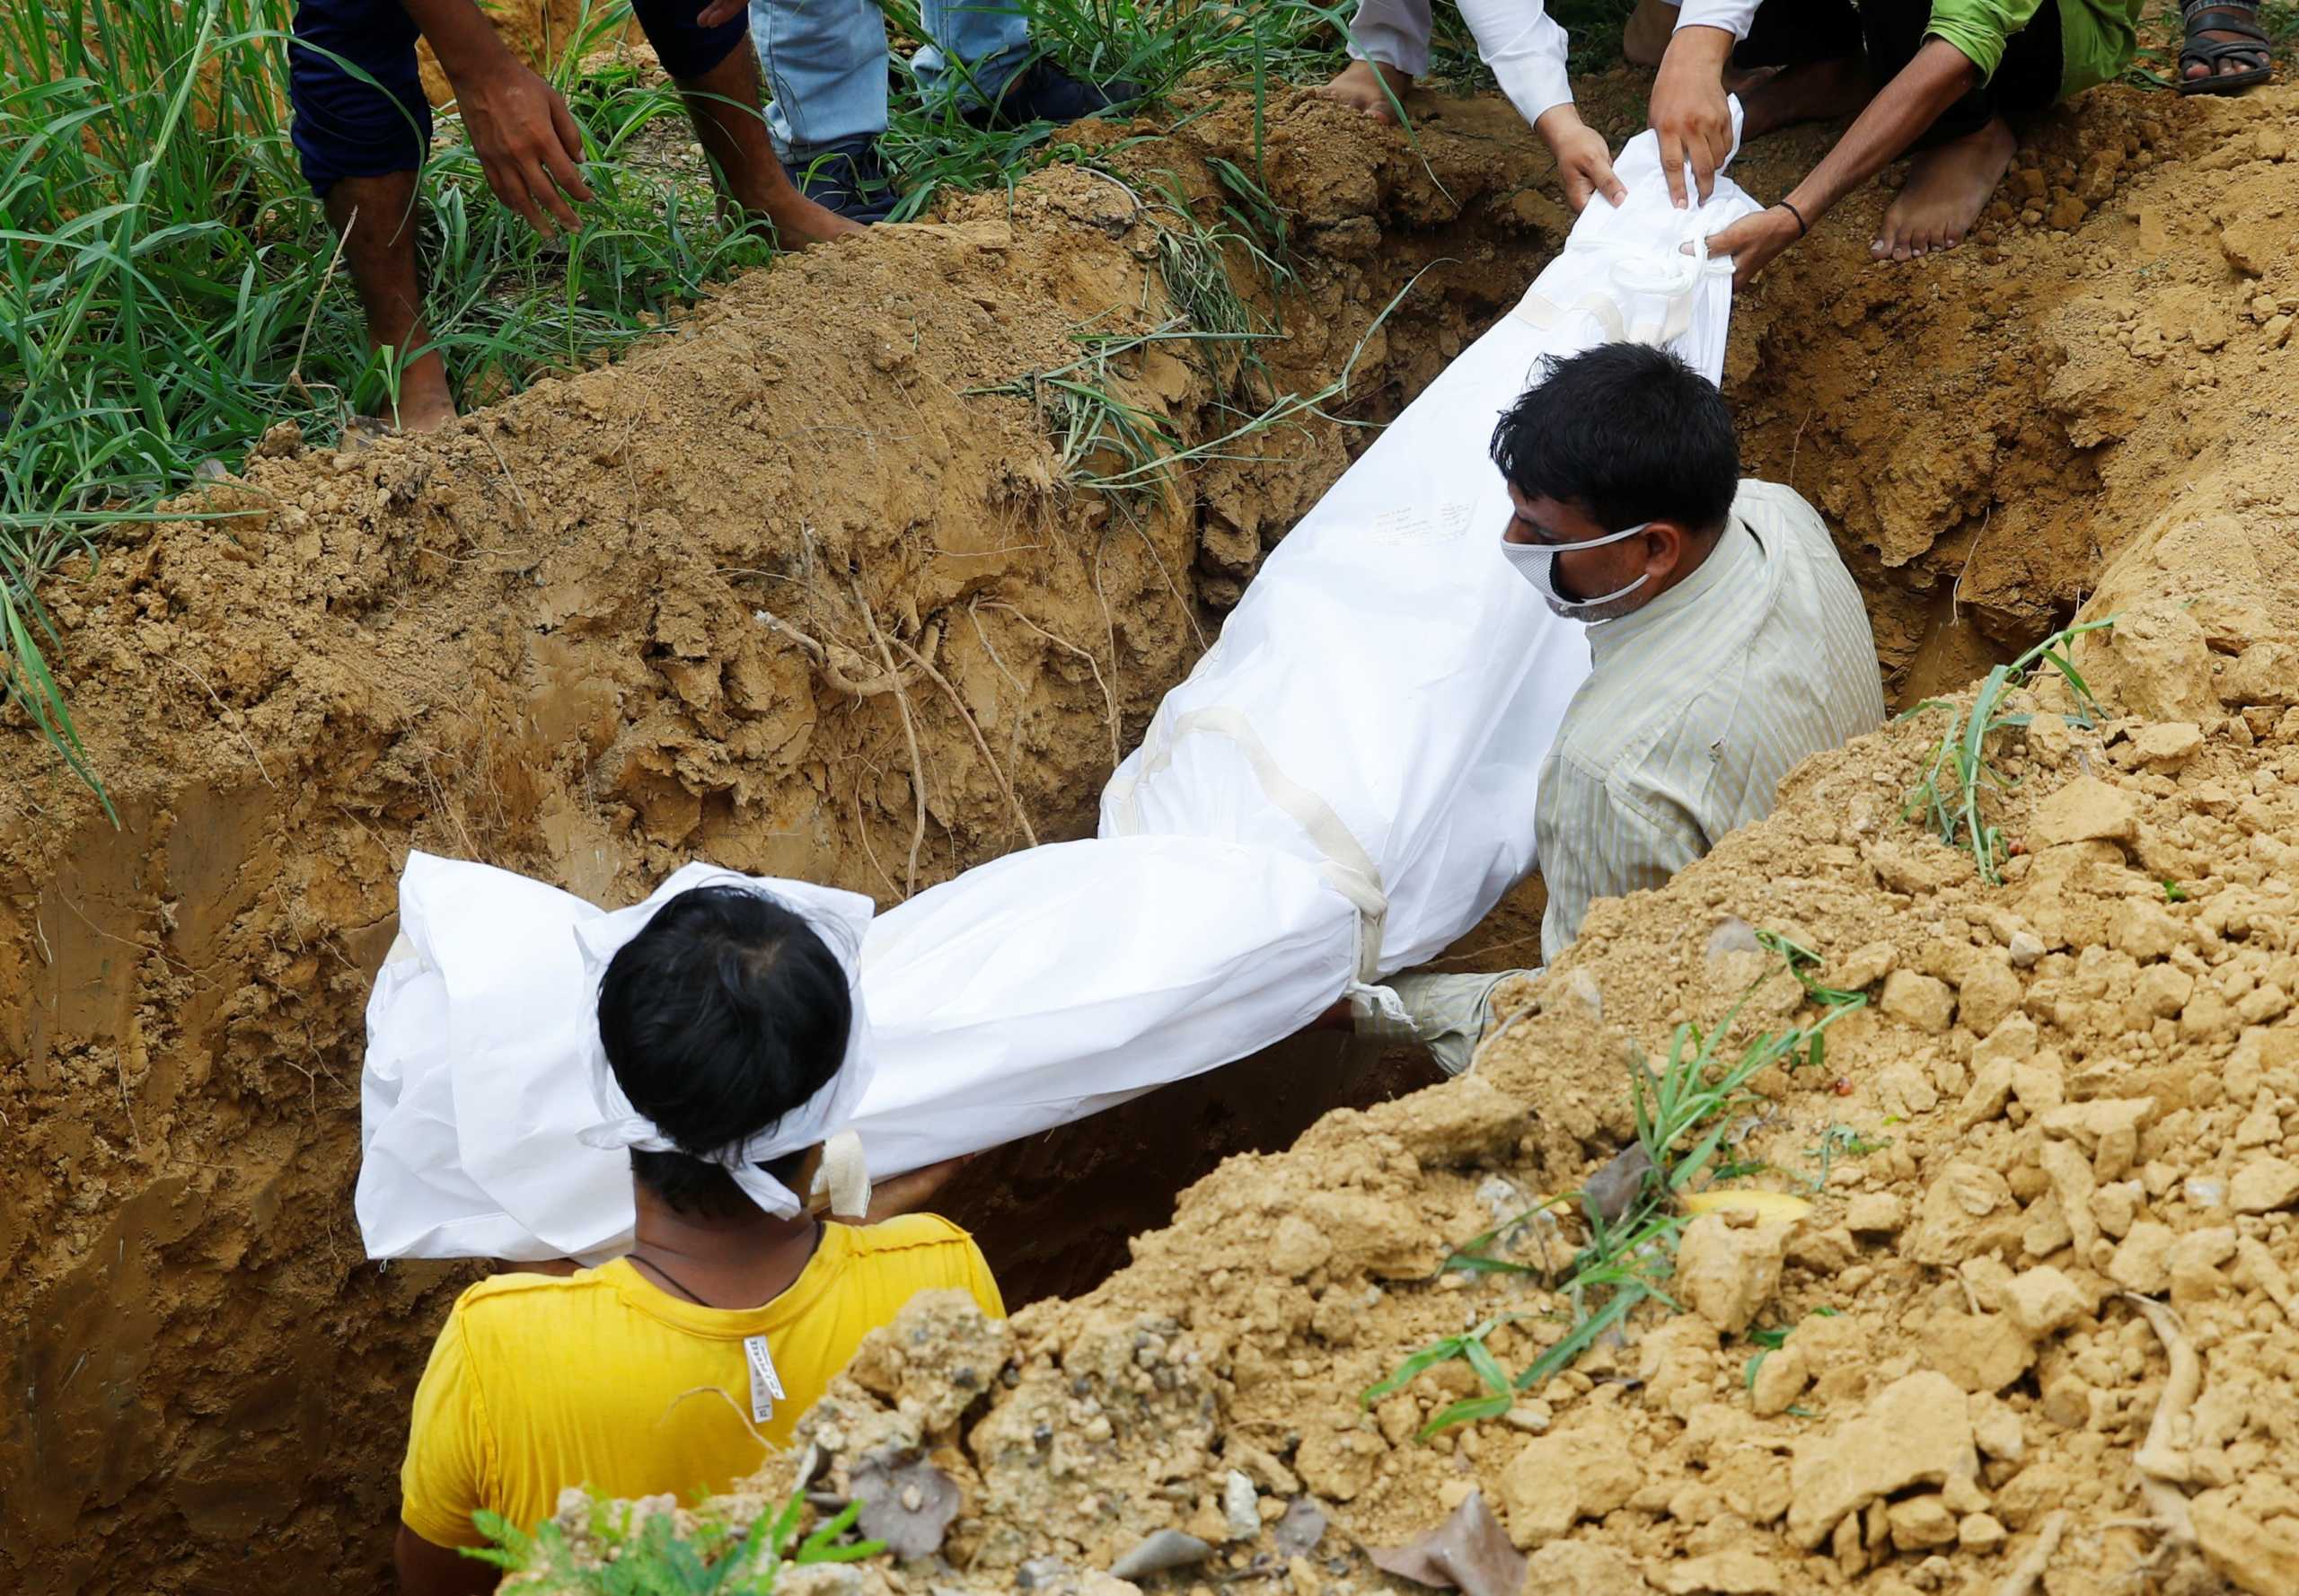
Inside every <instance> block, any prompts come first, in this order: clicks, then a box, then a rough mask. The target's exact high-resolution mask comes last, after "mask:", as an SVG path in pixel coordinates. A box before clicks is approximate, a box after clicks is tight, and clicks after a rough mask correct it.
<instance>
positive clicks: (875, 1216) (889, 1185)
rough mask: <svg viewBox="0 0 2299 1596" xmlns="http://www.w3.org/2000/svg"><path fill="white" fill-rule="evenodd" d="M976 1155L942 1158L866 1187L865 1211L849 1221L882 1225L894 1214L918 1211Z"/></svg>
mask: <svg viewBox="0 0 2299 1596" xmlns="http://www.w3.org/2000/svg"><path fill="white" fill-rule="evenodd" d="M979 1156H980V1155H979V1154H976V1153H971V1152H969V1153H962V1154H960V1155H959V1156H958V1157H956V1158H954V1159H944V1160H942V1161H941V1162H940V1163H938V1164H929V1165H927V1166H926V1167H925V1168H922V1169H912V1171H910V1173H909V1174H907V1175H897V1176H895V1177H894V1178H892V1179H891V1180H882V1181H879V1182H877V1183H876V1185H874V1186H871V1188H870V1208H869V1212H867V1213H865V1214H864V1215H863V1216H862V1217H861V1218H860V1219H859V1220H858V1221H852V1222H854V1223H858V1224H865V1225H876V1224H883V1223H884V1222H885V1221H887V1220H890V1219H892V1218H894V1216H895V1215H896V1214H902V1213H916V1212H919V1211H920V1209H923V1208H924V1207H925V1206H926V1205H927V1204H929V1203H930V1202H932V1201H933V1200H934V1197H935V1195H936V1194H937V1193H938V1192H939V1191H941V1189H942V1188H943V1187H944V1186H947V1185H948V1184H949V1183H950V1177H952V1176H953V1175H956V1173H957V1172H958V1171H959V1170H961V1169H963V1168H965V1167H966V1166H967V1165H968V1164H970V1163H972V1162H973V1160H975V1159H976V1158H977V1157H979Z"/></svg>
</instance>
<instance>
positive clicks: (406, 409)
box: [382, 350, 455, 432]
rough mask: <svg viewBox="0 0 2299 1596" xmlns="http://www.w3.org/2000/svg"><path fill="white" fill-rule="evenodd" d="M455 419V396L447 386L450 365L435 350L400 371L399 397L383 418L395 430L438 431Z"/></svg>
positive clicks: (412, 361)
mask: <svg viewBox="0 0 2299 1596" xmlns="http://www.w3.org/2000/svg"><path fill="white" fill-rule="evenodd" d="M382 419H383V422H384V423H385V425H386V427H387V428H388V429H389V430H391V431H393V432H436V431H438V430H439V428H442V427H445V425H446V424H447V423H448V422H450V421H452V420H454V419H455V396H454V392H451V391H450V390H449V389H448V387H447V367H446V366H445V363H444V362H443V361H442V360H441V359H440V358H439V356H438V352H437V351H436V350H433V351H432V352H430V353H428V354H427V355H424V356H422V357H419V358H418V359H415V360H411V361H410V362H409V363H408V364H407V366H405V367H404V368H402V369H401V372H400V374H399V398H398V401H397V402H396V403H394V404H393V405H392V408H391V413H390V414H387V415H385V416H384V417H383V418H382Z"/></svg>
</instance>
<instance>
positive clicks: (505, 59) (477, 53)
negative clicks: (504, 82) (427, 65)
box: [400, 0, 518, 84]
mask: <svg viewBox="0 0 2299 1596" xmlns="http://www.w3.org/2000/svg"><path fill="white" fill-rule="evenodd" d="M400 4H401V5H403V6H404V7H406V10H407V14H408V17H409V18H410V20H411V21H412V22H414V23H415V26H416V28H417V30H418V31H419V32H421V33H422V35H423V38H424V41H425V42H426V43H427V44H429V45H430V47H431V53H432V54H433V55H435V56H436V57H439V68H440V70H441V71H443V72H445V74H446V75H447V77H448V80H449V81H450V82H453V83H457V84H460V83H462V82H463V81H464V80H466V79H468V78H471V77H475V76H478V75H480V74H483V73H486V72H489V71H491V70H494V69H496V68H498V67H501V66H505V65H506V64H515V63H516V61H517V59H518V57H515V56H514V55H512V53H511V47H510V46H508V45H506V44H505V43H504V42H503V38H502V35H500V34H498V33H497V32H496V31H495V24H494V23H492V22H489V21H488V20H487V18H486V17H485V16H484V15H483V14H482V13H480V9H479V7H478V6H477V5H476V4H473V3H472V0H400Z"/></svg>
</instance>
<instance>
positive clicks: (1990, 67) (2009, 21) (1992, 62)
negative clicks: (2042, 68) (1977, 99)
mask: <svg viewBox="0 0 2299 1596" xmlns="http://www.w3.org/2000/svg"><path fill="white" fill-rule="evenodd" d="M2042 4H2043V0H1932V25H1931V26H1930V27H1929V28H1927V29H1926V30H1925V37H1926V38H1930V39H1944V40H1947V41H1948V42H1949V43H1950V44H1952V45H1954V46H1955V47H1956V48H1958V49H1960V50H1961V51H1963V53H1964V55H1965V57H1966V58H1968V59H1969V61H1970V62H1971V64H1972V65H1973V66H1977V67H1978V68H1979V79H1980V82H1982V83H1986V82H1987V81H1988V80H1989V79H1990V78H1993V77H1994V76H1995V69H1996V68H1997V67H1998V66H2002V65H2003V64H2004V43H2005V41H2006V40H2009V39H2010V38H2011V37H2012V35H2013V34H2014V33H2017V32H2018V31H2020V30H2021V29H2022V28H2024V27H2026V26H2027V25H2028V23H2029V22H2030V20H2031V19H2032V18H2033V17H2034V16H2035V14H2036V13H2037V11H2038V10H2039V9H2040V8H2041V6H2042ZM2052 4H2058V0H2052Z"/></svg>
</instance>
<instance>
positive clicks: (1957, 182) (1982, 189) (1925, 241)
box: [1868, 117, 2019, 260]
mask: <svg viewBox="0 0 2299 1596" xmlns="http://www.w3.org/2000/svg"><path fill="white" fill-rule="evenodd" d="M2018 148H2019V141H2018V140H2017V139H2015V138H2013V137H2012V129H2011V128H2009V127H2007V126H2006V125H2005V123H2004V119H2003V118H2002V117H1997V118H1995V119H1994V120H1992V121H1991V122H1989V123H1988V125H1987V126H1986V127H1985V128H1981V129H1980V130H1979V131H1978V132H1977V133H1968V134H1966V135H1965V136H1964V137H1961V138H1959V139H1957V140H1956V141H1955V142H1954V143H1952V144H1943V145H1940V146H1939V147H1937V148H1936V149H1929V150H1926V151H1925V152H1924V153H1923V154H1920V155H1918V156H1917V157H1916V159H1915V160H1914V161H1912V162H1910V163H1908V169H1907V184H1906V185H1905V186H1904V187H1903V188H1902V189H1901V190H1900V192H1899V198H1897V199H1895V200H1893V201H1892V203H1891V205H1890V207H1889V208H1888V209H1887V210H1886V211H1885V212H1884V230H1883V232H1882V233H1881V234H1880V235H1879V236H1878V237H1877V239H1876V241H1875V242H1873V243H1872V244H1870V245H1869V246H1868V252H1869V253H1870V254H1872V255H1873V256H1875V257H1876V259H1877V260H1913V259H1915V258H1916V256H1918V255H1925V254H1929V253H1931V252H1932V251H1933V250H1952V249H1954V248H1955V247H1956V246H1957V245H1958V244H1960V243H1961V242H1964V234H1966V233H1967V232H1969V231H1970V229H1971V225H1972V224H1973V223H1974V222H1976V221H1977V220H1978V219H1979V213H1980V211H1981V209H1982V208H1983V207H1986V204H1987V199H1988V196H1989V195H1991V194H1993V193H1995V185H1996V184H1998V183H2000V182H2002V181H2004V170H2005V169H2006V168H2007V167H2009V166H2010V165H2011V164H2012V156H2013V152H2014V151H2016V150H2017V149H2018Z"/></svg>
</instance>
